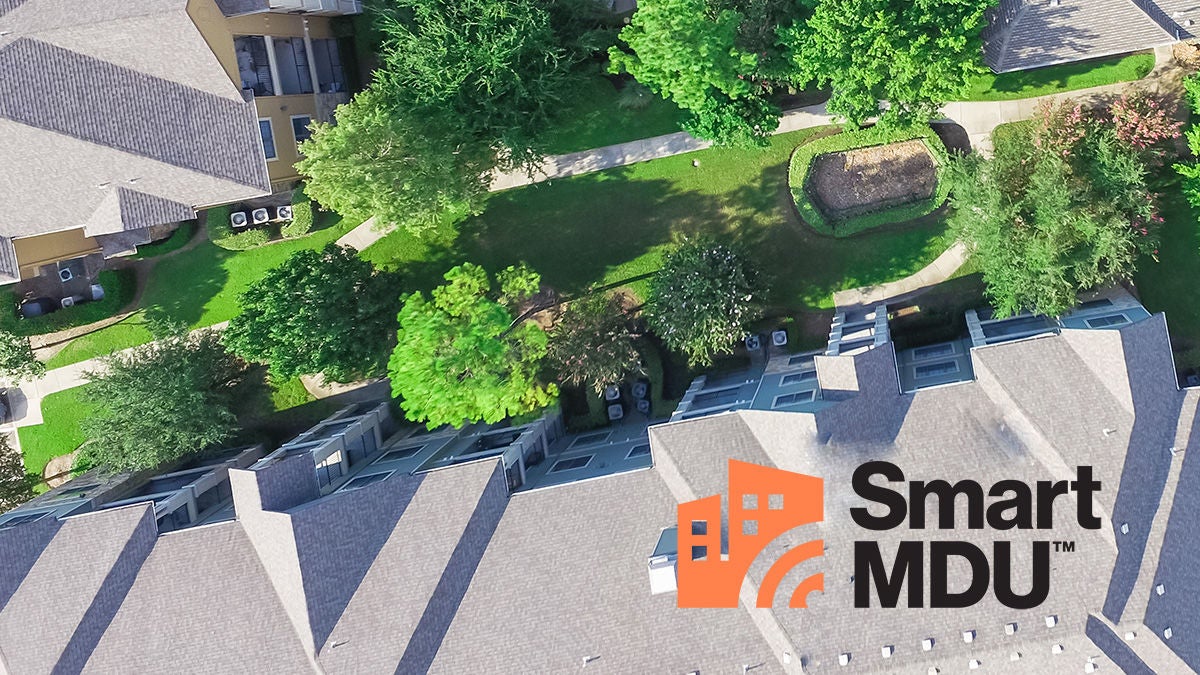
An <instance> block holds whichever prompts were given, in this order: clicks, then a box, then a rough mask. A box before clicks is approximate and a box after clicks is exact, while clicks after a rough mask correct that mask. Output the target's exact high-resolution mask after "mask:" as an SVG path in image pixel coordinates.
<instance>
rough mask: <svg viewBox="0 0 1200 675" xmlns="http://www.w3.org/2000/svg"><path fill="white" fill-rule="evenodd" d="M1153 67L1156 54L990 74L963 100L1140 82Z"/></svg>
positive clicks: (1005, 97)
mask: <svg viewBox="0 0 1200 675" xmlns="http://www.w3.org/2000/svg"><path fill="white" fill-rule="evenodd" d="M1153 68H1154V53H1153V52H1138V53H1136V54H1127V55H1125V56H1113V57H1108V58H1103V59H1094V60H1092V61H1077V62H1075V63H1066V64H1063V65H1059V66H1047V67H1045V68H1036V69H1034V70H1022V71H1018V72H1015V73H1001V74H999V75H997V74H995V73H988V74H986V75H981V76H979V77H977V78H975V80H974V81H973V82H972V83H971V90H970V91H969V92H968V93H967V95H966V96H964V97H963V99H962V100H964V101H1008V100H1011V99H1016V98H1029V97H1031V96H1043V95H1045V94H1057V93H1059V92H1063V91H1074V90H1076V89H1086V88H1088V87H1098V86H1100V85H1104V84H1115V83H1117V82H1129V81H1132V80H1140V79H1141V78H1143V77H1145V76H1146V75H1147V74H1148V73H1149V72H1150V71H1151V70H1152V69H1153Z"/></svg>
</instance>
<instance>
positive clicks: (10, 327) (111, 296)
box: [0, 269, 137, 335]
mask: <svg viewBox="0 0 1200 675" xmlns="http://www.w3.org/2000/svg"><path fill="white" fill-rule="evenodd" d="M96 283H98V284H100V285H101V286H102V287H104V299H103V300H96V301H95V302H85V303H82V304H79V305H75V306H74V307H64V308H62V309H60V310H58V311H56V312H51V313H50V314H44V315H42V316H35V317H33V318H30V319H26V318H23V317H21V316H20V315H19V314H18V313H17V308H18V306H19V302H18V298H17V297H16V295H15V294H13V293H12V292H11V291H8V292H5V293H4V295H3V297H4V299H5V300H6V301H7V302H6V305H7V308H6V309H4V310H0V330H6V331H9V332H10V333H16V334H17V335H41V334H43V333H54V332H57V331H60V330H66V329H68V328H74V327H76V326H84V325H87V324H89V323H94V322H96V321H100V320H101V319H107V318H108V317H110V316H113V315H114V314H116V313H117V312H119V311H121V309H122V308H124V307H125V306H126V305H128V304H129V303H130V302H132V301H133V296H134V294H136V292H137V274H136V273H135V272H134V271H133V270H132V269H120V270H104V271H102V272H100V274H98V275H97V277H96ZM56 299H57V298H56Z"/></svg>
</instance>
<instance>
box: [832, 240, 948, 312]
mask: <svg viewBox="0 0 1200 675" xmlns="http://www.w3.org/2000/svg"><path fill="white" fill-rule="evenodd" d="M966 261H967V246H966V244H963V243H962V242H958V243H955V244H954V245H953V246H951V247H950V248H948V249H946V250H945V252H943V253H942V254H941V255H939V256H938V257H937V258H936V259H935V260H934V261H933V262H931V263H929V264H928V265H926V266H925V267H922V268H921V269H920V270H917V271H916V272H915V273H913V274H910V275H908V276H907V277H904V278H903V279H897V280H896V281H890V282H888V283H886V284H878V285H875V286H863V287H861V288H849V289H846V290H844V291H838V292H836V293H834V294H833V304H834V306H835V307H837V308H838V310H839V311H841V310H844V309H847V308H849V307H855V306H870V305H878V304H879V303H881V302H884V301H885V300H897V299H900V298H908V297H912V296H914V295H917V294H918V293H920V292H921V291H924V290H925V289H927V288H929V287H930V286H936V285H938V284H940V283H942V282H943V281H945V280H947V279H949V278H950V277H952V276H954V273H955V272H957V271H958V268H960V267H962V266H963V263H965V262H966Z"/></svg>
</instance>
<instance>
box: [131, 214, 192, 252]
mask: <svg viewBox="0 0 1200 675" xmlns="http://www.w3.org/2000/svg"><path fill="white" fill-rule="evenodd" d="M197 229H199V225H197V224H196V221H194V220H185V221H184V222H182V223H180V225H179V227H177V228H175V231H174V232H172V233H171V236H169V237H167V238H166V239H160V240H159V241H155V242H151V243H149V244H142V245H141V246H139V247H138V250H137V253H134V254H133V255H131V256H129V258H130V259H131V260H145V259H146V258H157V257H158V256H160V255H165V254H167V253H170V252H172V251H178V250H179V249H181V248H183V247H184V246H187V243H188V242H189V241H191V240H192V237H194V236H196V230H197Z"/></svg>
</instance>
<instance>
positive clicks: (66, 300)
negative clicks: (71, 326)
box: [62, 295, 75, 309]
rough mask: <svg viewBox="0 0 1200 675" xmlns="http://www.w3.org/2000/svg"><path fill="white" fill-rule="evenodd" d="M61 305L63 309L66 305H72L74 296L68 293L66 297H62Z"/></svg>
mask: <svg viewBox="0 0 1200 675" xmlns="http://www.w3.org/2000/svg"><path fill="white" fill-rule="evenodd" d="M62 306H63V308H64V309H66V308H67V307H74V306H75V298H73V297H71V296H69V295H68V296H67V297H65V298H63V299H62Z"/></svg>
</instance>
